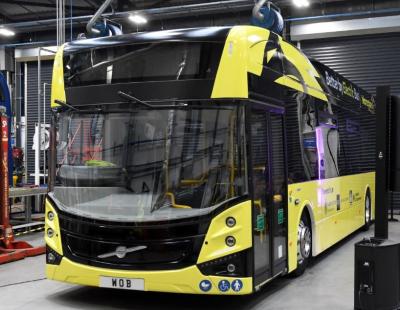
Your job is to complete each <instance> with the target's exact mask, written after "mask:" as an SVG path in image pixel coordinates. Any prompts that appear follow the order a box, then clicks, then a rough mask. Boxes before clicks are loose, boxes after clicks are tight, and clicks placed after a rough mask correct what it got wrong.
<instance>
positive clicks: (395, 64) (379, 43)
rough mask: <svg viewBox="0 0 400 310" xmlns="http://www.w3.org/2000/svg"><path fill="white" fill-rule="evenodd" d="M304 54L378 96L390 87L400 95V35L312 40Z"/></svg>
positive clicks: (306, 46) (303, 45) (305, 45)
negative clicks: (378, 89)
mask: <svg viewBox="0 0 400 310" xmlns="http://www.w3.org/2000/svg"><path fill="white" fill-rule="evenodd" d="M301 45H302V49H303V51H304V53H305V54H306V55H307V56H309V57H312V58H315V59H317V60H319V61H321V62H322V63H324V64H325V65H327V66H329V67H330V68H332V69H334V70H335V71H337V72H339V73H340V74H342V75H343V76H345V77H346V78H348V79H349V80H351V81H352V82H354V83H356V84H357V85H359V86H361V87H362V88H364V89H365V90H366V91H368V92H370V93H372V94H375V88H376V87H377V86H379V85H389V86H391V88H392V92H393V93H395V94H400V33H395V34H390V35H376V36H364V37H346V38H339V39H329V40H313V41H304V42H302V43H301Z"/></svg>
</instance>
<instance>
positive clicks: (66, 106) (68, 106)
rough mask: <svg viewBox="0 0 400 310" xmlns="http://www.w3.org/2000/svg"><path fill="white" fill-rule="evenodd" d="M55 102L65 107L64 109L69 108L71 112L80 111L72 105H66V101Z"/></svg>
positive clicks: (56, 100)
mask: <svg viewBox="0 0 400 310" xmlns="http://www.w3.org/2000/svg"><path fill="white" fill-rule="evenodd" d="M54 102H55V103H57V104H59V105H61V106H63V107H65V108H68V109H70V110H74V111H79V110H78V109H77V108H75V107H73V106H72V105H70V104H68V103H66V102H65V101H62V100H58V99H55V100H54Z"/></svg>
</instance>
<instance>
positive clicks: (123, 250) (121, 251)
mask: <svg viewBox="0 0 400 310" xmlns="http://www.w3.org/2000/svg"><path fill="white" fill-rule="evenodd" d="M144 249H147V246H145V245H139V246H134V247H132V248H127V247H126V246H118V247H117V248H116V249H115V251H113V252H109V253H104V254H100V255H98V256H97V257H98V258H109V257H112V256H116V257H118V258H124V257H125V256H126V254H128V253H133V252H137V251H141V250H144Z"/></svg>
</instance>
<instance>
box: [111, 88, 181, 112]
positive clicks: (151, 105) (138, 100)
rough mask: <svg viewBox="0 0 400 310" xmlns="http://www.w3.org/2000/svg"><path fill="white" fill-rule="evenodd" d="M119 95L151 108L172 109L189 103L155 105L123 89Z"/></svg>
mask: <svg viewBox="0 0 400 310" xmlns="http://www.w3.org/2000/svg"><path fill="white" fill-rule="evenodd" d="M118 96H120V97H122V98H124V99H127V100H128V101H131V102H137V103H140V104H141V105H143V106H145V107H146V108H149V109H171V108H177V107H186V106H187V105H188V104H187V103H179V104H178V105H153V104H150V103H148V102H146V101H143V100H140V99H138V98H136V97H134V96H132V95H130V94H127V93H124V92H123V91H119V92H118Z"/></svg>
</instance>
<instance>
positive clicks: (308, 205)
mask: <svg viewBox="0 0 400 310" xmlns="http://www.w3.org/2000/svg"><path fill="white" fill-rule="evenodd" d="M304 212H305V213H306V214H307V216H308V219H309V220H310V223H311V236H312V253H311V254H312V256H316V253H317V249H316V244H317V242H315V241H316V240H317V239H316V238H317V234H316V231H317V229H316V221H315V217H314V212H313V208H312V204H311V202H310V201H305V202H304V203H303V207H302V208H301V210H300V212H299V214H298V218H297V226H298V225H299V224H300V220H301V216H302V215H303V213H304Z"/></svg>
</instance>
